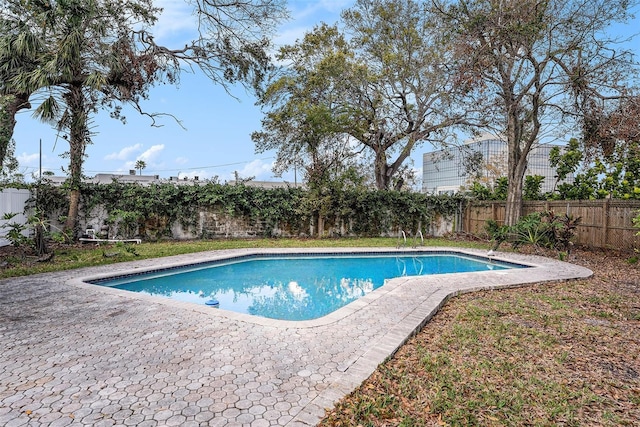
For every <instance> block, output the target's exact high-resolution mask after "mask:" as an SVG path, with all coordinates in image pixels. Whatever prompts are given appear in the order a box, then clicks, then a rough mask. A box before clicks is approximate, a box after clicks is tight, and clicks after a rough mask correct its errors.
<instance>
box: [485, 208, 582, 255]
mask: <svg viewBox="0 0 640 427" xmlns="http://www.w3.org/2000/svg"><path fill="white" fill-rule="evenodd" d="M580 221H581V218H580V217H578V218H574V217H573V216H571V215H568V214H564V215H556V214H555V213H554V212H553V211H546V212H542V213H541V212H534V213H531V214H529V215H526V216H524V217H522V218H521V219H520V221H518V223H516V224H515V225H513V226H508V225H505V226H502V227H501V226H499V225H498V223H497V222H496V221H493V220H491V221H487V224H486V227H485V229H486V231H487V233H488V234H489V236H490V237H491V240H493V242H494V246H493V249H494V250H495V249H497V248H498V247H499V246H500V244H501V243H503V242H509V243H511V245H512V246H513V248H517V247H519V246H521V245H533V246H537V247H545V248H553V249H557V250H559V251H565V252H567V253H568V252H570V250H571V247H572V246H573V239H574V237H575V234H576V229H577V227H578V225H579V224H580Z"/></svg>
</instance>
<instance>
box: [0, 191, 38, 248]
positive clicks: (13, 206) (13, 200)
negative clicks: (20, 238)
mask: <svg viewBox="0 0 640 427" xmlns="http://www.w3.org/2000/svg"><path fill="white" fill-rule="evenodd" d="M30 196H31V192H30V191H29V190H27V189H17V188H5V189H3V190H1V191H0V227H1V226H2V225H3V224H6V223H15V222H17V223H19V224H26V222H27V217H26V216H25V215H24V207H25V203H26V202H27V200H28V199H29V197H30ZM6 213H16V214H17V215H16V216H14V217H13V218H12V219H10V220H9V221H7V220H4V219H2V218H3V217H4V214H6ZM7 231H8V230H6V229H4V228H0V246H6V245H10V244H11V242H10V241H9V240H7V239H5V238H4V236H5V235H6V234H7Z"/></svg>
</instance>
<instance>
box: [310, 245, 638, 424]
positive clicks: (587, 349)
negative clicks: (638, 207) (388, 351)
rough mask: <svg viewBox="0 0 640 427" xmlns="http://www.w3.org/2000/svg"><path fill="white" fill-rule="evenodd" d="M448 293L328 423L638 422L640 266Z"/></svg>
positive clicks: (581, 258) (613, 263)
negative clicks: (574, 278) (441, 304)
mask: <svg viewBox="0 0 640 427" xmlns="http://www.w3.org/2000/svg"><path fill="white" fill-rule="evenodd" d="M571 262H574V263H576V264H580V265H584V266H586V267H588V268H591V269H592V270H593V271H594V272H595V274H594V276H593V277H592V278H590V279H588V280H579V281H571V282H563V283H551V284H540V285H534V286H527V287H523V288H517V289H509V290H501V291H489V292H478V293H473V294H466V295H462V296H459V297H457V298H454V299H452V300H450V301H449V302H448V303H447V304H446V305H445V307H444V308H443V309H442V310H441V311H440V312H439V313H438V314H437V315H436V316H435V317H434V318H433V320H432V321H431V322H429V323H428V324H427V326H426V327H425V328H424V329H423V330H422V331H421V332H420V333H419V334H418V335H417V336H416V337H414V338H413V339H411V340H410V341H409V342H408V343H407V344H406V345H405V346H403V347H402V348H401V349H400V350H399V351H398V352H397V353H396V355H395V356H394V357H392V358H391V359H390V360H388V361H387V362H386V363H384V364H382V365H381V366H380V367H379V368H378V370H377V371H376V372H375V373H374V374H373V375H372V376H371V377H370V378H369V379H368V380H367V381H365V382H364V383H363V384H362V385H361V386H360V387H359V388H358V389H357V390H356V391H354V392H353V393H352V394H351V395H349V396H347V397H346V398H345V399H343V400H342V401H341V402H339V404H338V405H337V406H336V407H335V408H334V409H333V410H332V411H331V412H329V413H328V414H327V416H326V418H325V419H324V420H323V422H322V423H321V425H322V426H432V425H433V426H435V425H458V426H473V425H478V426H504V425H508V426H550V425H565V426H620V425H628V426H632V425H634V426H635V425H640V355H639V352H640V268H638V267H637V266H633V265H630V264H629V263H627V262H626V260H625V258H624V257H622V256H611V255H607V254H606V253H604V252H585V251H577V252H576V253H575V254H573V255H572V259H571Z"/></svg>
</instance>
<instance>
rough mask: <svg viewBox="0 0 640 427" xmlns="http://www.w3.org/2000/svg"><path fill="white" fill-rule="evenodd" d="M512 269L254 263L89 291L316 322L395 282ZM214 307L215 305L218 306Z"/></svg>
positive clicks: (420, 262) (302, 258)
mask: <svg viewBox="0 0 640 427" xmlns="http://www.w3.org/2000/svg"><path fill="white" fill-rule="evenodd" d="M514 267H518V266H516V265H511V264H506V263H499V262H495V261H493V262H491V261H489V260H486V259H482V258H472V257H468V256H461V255H455V254H430V255H419V256H410V255H406V256H398V255H397V254H394V255H390V254H386V255H385V254H350V255H335V254H332V255H296V256H253V257H248V258H235V259H230V260H225V261H223V262H215V263H207V264H200V265H195V266H189V267H181V268H178V269H170V270H160V271H156V272H153V273H146V274H142V275H134V276H126V277H120V278H116V279H100V280H94V281H91V283H95V284H100V285H104V286H111V287H115V288H119V289H125V290H128V291H133V292H141V293H145V294H149V295H156V296H164V297H169V298H172V299H175V300H179V301H186V302H193V303H199V304H207V303H208V304H211V303H212V301H217V302H218V303H219V307H220V308H223V309H226V310H231V311H235V312H239V313H247V314H252V315H257V316H262V317H268V318H272V319H281V320H309V319H315V318H318V317H322V316H324V315H326V314H329V313H331V312H333V311H335V310H337V309H339V308H340V307H342V306H345V305H347V304H348V303H350V302H351V301H354V300H356V299H358V298H360V297H362V296H364V295H366V294H367V293H369V292H371V291H373V290H374V289H377V288H379V287H380V286H382V285H384V282H385V280H387V279H391V278H394V277H400V276H419V275H426V274H445V273H456V272H458V273H459V272H472V271H487V270H498V269H505V268H514ZM216 306H218V305H216Z"/></svg>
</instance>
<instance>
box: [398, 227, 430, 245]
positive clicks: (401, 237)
mask: <svg viewBox="0 0 640 427" xmlns="http://www.w3.org/2000/svg"><path fill="white" fill-rule="evenodd" d="M418 238H420V246H424V236H423V235H422V231H420V230H418V231H416V234H414V236H413V246H412V248H417V247H418ZM400 246H403V247H405V248H406V247H407V235H406V233H405V232H404V230H402V229H400V231H399V232H398V242H397V244H396V249H400Z"/></svg>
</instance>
